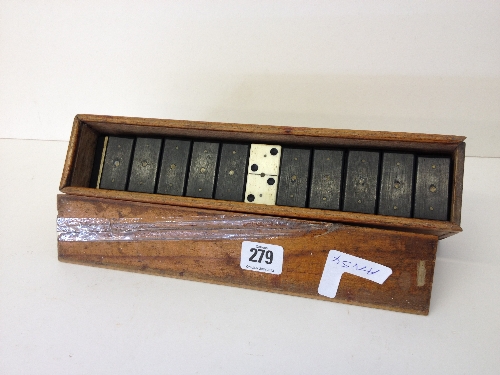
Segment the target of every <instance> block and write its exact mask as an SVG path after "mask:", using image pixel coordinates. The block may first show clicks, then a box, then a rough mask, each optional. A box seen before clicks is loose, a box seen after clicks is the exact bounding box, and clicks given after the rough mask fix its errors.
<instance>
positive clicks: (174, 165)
mask: <svg viewBox="0 0 500 375" xmlns="http://www.w3.org/2000/svg"><path fill="white" fill-rule="evenodd" d="M190 153H191V141H185V140H180V139H165V141H164V143H163V155H162V159H161V168H160V176H159V177H158V187H157V189H156V192H157V193H159V194H169V195H183V194H184V190H185V187H186V177H187V171H188V163H189V155H190Z"/></svg>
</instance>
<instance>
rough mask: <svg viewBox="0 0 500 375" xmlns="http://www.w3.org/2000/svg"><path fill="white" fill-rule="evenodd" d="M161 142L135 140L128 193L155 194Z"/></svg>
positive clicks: (151, 139) (154, 139) (156, 139)
mask: <svg viewBox="0 0 500 375" xmlns="http://www.w3.org/2000/svg"><path fill="white" fill-rule="evenodd" d="M161 142H162V141H161V139H158V138H137V140H136V141H135V147H134V157H133V160H132V170H131V171H130V179H129V183H128V188H127V190H128V191H136V192H140V193H151V194H152V193H154V192H155V184H156V172H157V171H158V162H159V159H160V151H161Z"/></svg>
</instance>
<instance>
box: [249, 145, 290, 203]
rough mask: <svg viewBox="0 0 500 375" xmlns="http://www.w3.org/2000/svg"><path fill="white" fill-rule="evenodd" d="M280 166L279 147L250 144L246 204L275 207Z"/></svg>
mask: <svg viewBox="0 0 500 375" xmlns="http://www.w3.org/2000/svg"><path fill="white" fill-rule="evenodd" d="M280 164H281V146H279V145H265V144H252V145H251V146H250V156H249V158H248V171H247V182H246V185H245V200H244V202H246V203H256V204H267V205H275V204H276V196H277V192H278V176H279V171H280Z"/></svg>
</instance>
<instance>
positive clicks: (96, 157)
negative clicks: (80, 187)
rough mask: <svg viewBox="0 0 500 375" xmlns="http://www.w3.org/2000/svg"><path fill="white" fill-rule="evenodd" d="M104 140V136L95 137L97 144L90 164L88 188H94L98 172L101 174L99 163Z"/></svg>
mask: <svg viewBox="0 0 500 375" xmlns="http://www.w3.org/2000/svg"><path fill="white" fill-rule="evenodd" d="M105 140H106V136H104V135H100V136H99V137H97V143H96V147H95V153H94V163H93V164H92V173H91V175H90V184H89V187H91V188H96V187H97V181H99V172H101V161H102V153H103V152H104V142H105Z"/></svg>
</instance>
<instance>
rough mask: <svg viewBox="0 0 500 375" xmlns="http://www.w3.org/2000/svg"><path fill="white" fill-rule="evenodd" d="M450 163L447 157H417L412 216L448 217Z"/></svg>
mask: <svg viewBox="0 0 500 375" xmlns="http://www.w3.org/2000/svg"><path fill="white" fill-rule="evenodd" d="M450 165H451V161H450V159H449V158H429V157H419V158H418V160H417V181H416V184H415V206H414V215H413V216H414V217H416V218H419V219H433V220H447V219H448V194H449V192H448V190H449V185H450Z"/></svg>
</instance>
